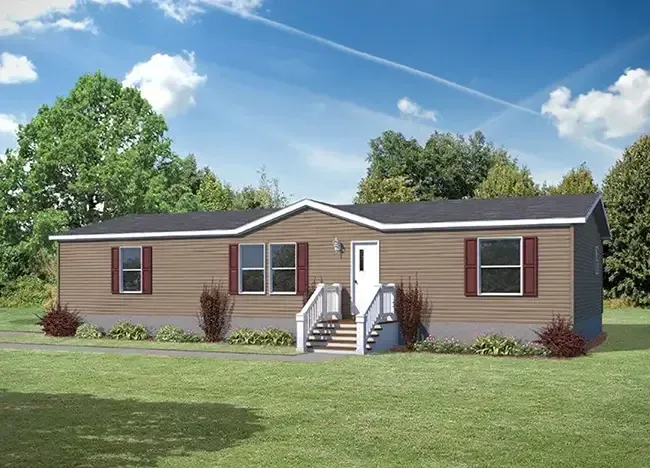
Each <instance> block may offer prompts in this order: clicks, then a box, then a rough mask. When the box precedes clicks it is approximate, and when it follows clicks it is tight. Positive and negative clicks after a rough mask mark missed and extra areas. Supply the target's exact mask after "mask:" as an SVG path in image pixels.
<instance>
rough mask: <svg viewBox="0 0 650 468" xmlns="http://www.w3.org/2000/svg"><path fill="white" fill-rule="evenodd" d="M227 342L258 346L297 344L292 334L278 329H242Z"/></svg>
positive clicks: (234, 333)
mask: <svg viewBox="0 0 650 468" xmlns="http://www.w3.org/2000/svg"><path fill="white" fill-rule="evenodd" d="M226 341H227V342H228V343H230V344H240V345H258V346H292V345H294V344H295V343H296V339H295V338H294V336H293V335H292V334H291V333H289V332H288V331H286V330H280V329H278V328H269V329H267V330H251V329H250V328H240V329H239V330H235V331H234V332H232V333H231V334H230V336H229V337H228V339H227V340H226Z"/></svg>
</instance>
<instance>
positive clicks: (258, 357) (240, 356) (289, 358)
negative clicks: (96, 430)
mask: <svg viewBox="0 0 650 468" xmlns="http://www.w3.org/2000/svg"><path fill="white" fill-rule="evenodd" d="M9 333H10V332H7V333H6V334H9ZM1 341H2V338H0V349H26V350H30V351H73V352H85V353H108V354H133V355H137V356H172V357H179V356H180V357H205V358H213V359H234V360H241V361H278V362H324V361H331V360H333V359H340V358H342V357H346V356H347V355H345V354H324V353H305V354H296V355H287V354H284V355H283V354H255V353H220V352H216V351H181V350H172V349H142V348H111V347H108V346H69V345H55V344H27V343H2V342H1Z"/></svg>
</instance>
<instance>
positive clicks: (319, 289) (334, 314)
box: [296, 283, 341, 353]
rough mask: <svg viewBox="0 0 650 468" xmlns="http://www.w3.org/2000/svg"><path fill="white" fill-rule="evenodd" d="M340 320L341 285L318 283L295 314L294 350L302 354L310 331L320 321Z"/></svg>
mask: <svg viewBox="0 0 650 468" xmlns="http://www.w3.org/2000/svg"><path fill="white" fill-rule="evenodd" d="M332 318H337V319H340V318H341V285H340V284H338V283H334V284H331V285H326V284H324V283H320V284H318V285H317V286H316V290H315V291H314V293H313V294H312V295H311V297H310V298H309V300H308V301H307V303H306V304H305V305H304V307H303V308H302V310H301V311H300V312H298V313H297V314H296V348H297V349H298V351H299V352H301V353H304V352H305V347H306V345H307V339H308V337H309V334H310V332H311V330H312V329H313V328H314V326H316V324H317V323H318V322H320V321H322V320H331V319H332Z"/></svg>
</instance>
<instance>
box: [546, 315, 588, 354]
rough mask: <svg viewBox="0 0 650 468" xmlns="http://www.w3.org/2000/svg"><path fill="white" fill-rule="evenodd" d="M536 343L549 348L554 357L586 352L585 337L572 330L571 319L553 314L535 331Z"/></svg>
mask: <svg viewBox="0 0 650 468" xmlns="http://www.w3.org/2000/svg"><path fill="white" fill-rule="evenodd" d="M535 334H536V335H537V340H535V341H536V342H537V343H540V344H541V345H543V346H544V347H546V348H547V349H549V350H550V352H551V356H554V357H566V358H568V357H577V356H581V355H583V354H585V353H586V349H585V344H586V342H585V339H584V338H583V337H582V336H580V335H579V334H578V333H576V332H575V331H574V330H573V325H572V323H571V319H569V318H565V317H561V316H560V315H555V316H553V319H552V320H551V321H550V322H549V323H548V324H547V325H545V326H543V327H542V328H541V329H540V330H539V331H536V332H535Z"/></svg>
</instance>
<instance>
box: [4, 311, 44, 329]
mask: <svg viewBox="0 0 650 468" xmlns="http://www.w3.org/2000/svg"><path fill="white" fill-rule="evenodd" d="M42 313H43V309H42V308H41V307H31V308H24V309H3V308H0V331H28V332H31V331H36V332H40V331H41V328H40V327H39V326H38V325H36V321H37V320H38V319H37V318H36V315H35V314H42Z"/></svg>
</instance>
